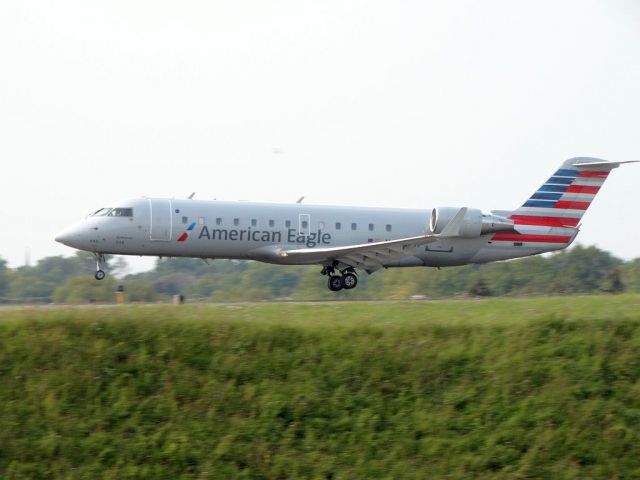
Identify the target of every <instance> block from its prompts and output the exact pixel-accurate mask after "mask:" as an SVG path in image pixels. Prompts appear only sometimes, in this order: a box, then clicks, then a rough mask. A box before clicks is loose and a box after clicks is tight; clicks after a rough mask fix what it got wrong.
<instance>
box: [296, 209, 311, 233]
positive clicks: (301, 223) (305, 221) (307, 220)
mask: <svg viewBox="0 0 640 480" xmlns="http://www.w3.org/2000/svg"><path fill="white" fill-rule="evenodd" d="M310 233H311V215H309V214H308V213H301V214H300V215H298V235H304V236H305V237H308V236H309V234H310Z"/></svg>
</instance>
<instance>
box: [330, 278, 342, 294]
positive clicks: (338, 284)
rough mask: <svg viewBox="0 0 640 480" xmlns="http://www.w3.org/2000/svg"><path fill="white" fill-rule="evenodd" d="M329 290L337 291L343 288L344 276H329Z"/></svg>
mask: <svg viewBox="0 0 640 480" xmlns="http://www.w3.org/2000/svg"><path fill="white" fill-rule="evenodd" d="M329 290H331V291H332V292H337V291H340V290H342V277H338V276H336V275H331V276H330V277H329Z"/></svg>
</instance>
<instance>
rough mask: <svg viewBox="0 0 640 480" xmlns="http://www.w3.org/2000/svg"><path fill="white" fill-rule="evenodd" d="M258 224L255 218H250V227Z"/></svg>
mask: <svg viewBox="0 0 640 480" xmlns="http://www.w3.org/2000/svg"><path fill="white" fill-rule="evenodd" d="M257 225H258V220H256V219H255V218H252V219H251V226H252V227H256V226H257Z"/></svg>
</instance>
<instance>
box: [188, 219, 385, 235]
mask: <svg viewBox="0 0 640 480" xmlns="http://www.w3.org/2000/svg"><path fill="white" fill-rule="evenodd" d="M182 223H184V224H187V223H189V217H182ZM198 223H199V224H200V225H204V223H205V221H204V217H199V218H198ZM216 225H217V226H220V225H222V218H221V217H218V218H216ZM291 225H292V221H291V220H285V221H284V226H285V228H291ZM233 226H234V227H238V226H240V219H239V218H234V219H233ZM251 226H252V227H257V226H258V220H257V219H255V218H252V219H251ZM275 226H276V222H275V220H269V227H270V228H274V227H275ZM300 227H301V228H302V229H304V230H306V229H308V228H309V222H308V221H307V220H302V221H301V222H300ZM318 229H319V230H324V229H325V223H324V222H319V223H318ZM335 229H336V230H342V222H336V224H335ZM351 230H358V224H357V223H355V222H353V223H352V224H351ZM369 231H370V232H373V231H375V224H373V223H370V224H369ZM385 231H386V232H391V231H392V227H391V225H390V224H386V225H385Z"/></svg>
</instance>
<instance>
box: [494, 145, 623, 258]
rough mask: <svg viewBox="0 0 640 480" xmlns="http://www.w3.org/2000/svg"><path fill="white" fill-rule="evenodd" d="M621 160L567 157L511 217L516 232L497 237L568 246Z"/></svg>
mask: <svg viewBox="0 0 640 480" xmlns="http://www.w3.org/2000/svg"><path fill="white" fill-rule="evenodd" d="M622 163H629V162H606V161H604V160H601V159H598V158H589V157H579V158H571V159H569V160H567V161H565V162H564V163H563V164H562V166H561V167H560V169H558V170H557V171H556V172H555V173H554V174H553V175H552V176H551V177H550V178H549V179H548V180H547V181H546V182H545V183H544V184H543V185H542V186H541V187H540V188H539V189H538V190H537V191H536V192H535V193H534V194H533V195H531V197H530V198H529V199H528V200H527V201H526V202H524V204H523V205H522V206H521V207H520V208H518V209H517V210H515V211H513V212H512V213H511V215H510V216H509V219H511V220H512V221H513V223H514V224H515V232H513V233H511V232H500V233H497V234H495V235H494V236H493V238H492V240H495V241H508V242H527V243H528V242H533V243H549V244H557V247H559V248H564V247H566V246H568V245H569V244H570V243H571V242H572V241H573V239H574V238H575V236H576V235H577V233H578V228H577V227H578V224H579V223H580V219H581V218H582V216H583V215H584V214H585V212H586V211H587V209H588V208H589V205H591V202H592V201H593V199H594V198H595V196H596V195H597V193H598V191H599V190H600V188H601V187H602V185H603V184H604V181H605V180H606V179H607V176H608V175H609V172H611V170H613V169H614V168H617V167H618V166H619V165H620V164H622Z"/></svg>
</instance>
